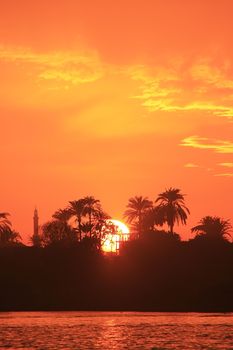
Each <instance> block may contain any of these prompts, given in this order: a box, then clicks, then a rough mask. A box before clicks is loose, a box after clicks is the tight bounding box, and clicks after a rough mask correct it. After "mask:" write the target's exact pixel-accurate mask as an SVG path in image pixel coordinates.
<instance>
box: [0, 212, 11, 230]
mask: <svg viewBox="0 0 233 350" xmlns="http://www.w3.org/2000/svg"><path fill="white" fill-rule="evenodd" d="M9 215H10V214H9V213H0V233H2V232H4V231H5V230H9V229H10V228H11V222H10V220H9V219H8V216H9Z"/></svg>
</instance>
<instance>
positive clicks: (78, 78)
mask: <svg viewBox="0 0 233 350" xmlns="http://www.w3.org/2000/svg"><path fill="white" fill-rule="evenodd" d="M0 61H5V62H8V63H15V64H17V65H20V64H21V65H25V64H28V65H31V66H32V67H34V68H35V70H36V74H37V77H38V78H39V79H41V80H54V81H64V82H69V83H72V84H82V83H88V82H92V81H95V80H98V79H100V78H101V77H102V76H103V74H104V68H103V65H102V63H101V61H100V59H99V57H98V55H97V53H95V52H67V51H65V52H62V51H59V52H47V53H39V52H34V51H31V50H29V49H25V48H12V47H11V48H5V47H4V46H0Z"/></svg>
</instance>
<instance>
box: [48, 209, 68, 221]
mask: <svg viewBox="0 0 233 350" xmlns="http://www.w3.org/2000/svg"><path fill="white" fill-rule="evenodd" d="M71 215H72V214H71V211H70V209H69V208H65V209H58V210H57V211H56V212H55V213H54V214H53V215H52V217H53V218H54V219H56V220H58V221H61V222H64V223H67V222H68V221H69V219H70V217H71Z"/></svg>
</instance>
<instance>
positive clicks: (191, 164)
mask: <svg viewBox="0 0 233 350" xmlns="http://www.w3.org/2000/svg"><path fill="white" fill-rule="evenodd" d="M184 167H185V168H199V165H197V164H194V163H186V164H185V165H184Z"/></svg>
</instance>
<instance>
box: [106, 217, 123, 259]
mask: <svg viewBox="0 0 233 350" xmlns="http://www.w3.org/2000/svg"><path fill="white" fill-rule="evenodd" d="M129 233H130V232H129V228H128V227H127V226H126V225H125V224H124V223H123V222H121V221H119V220H116V219H109V220H107V221H106V226H104V227H103V243H102V250H103V251H104V252H106V253H117V252H119V248H120V244H121V242H125V241H128V239H129Z"/></svg>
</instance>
